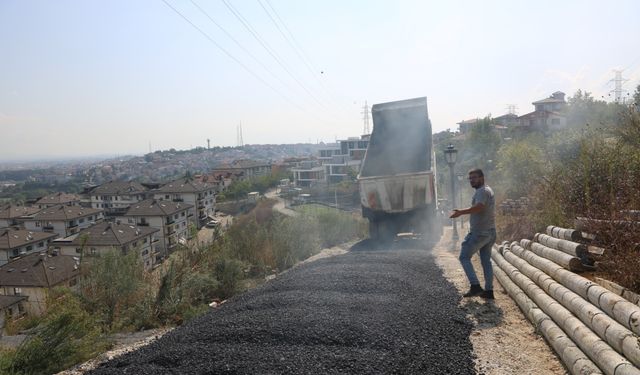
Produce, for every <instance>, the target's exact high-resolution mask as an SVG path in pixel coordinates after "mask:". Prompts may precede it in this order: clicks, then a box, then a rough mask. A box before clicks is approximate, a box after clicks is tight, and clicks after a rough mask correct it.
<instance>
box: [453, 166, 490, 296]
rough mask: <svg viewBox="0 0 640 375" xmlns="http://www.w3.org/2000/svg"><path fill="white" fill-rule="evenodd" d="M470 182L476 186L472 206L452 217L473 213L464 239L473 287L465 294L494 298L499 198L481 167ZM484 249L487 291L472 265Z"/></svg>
mask: <svg viewBox="0 0 640 375" xmlns="http://www.w3.org/2000/svg"><path fill="white" fill-rule="evenodd" d="M469 183H470V184H471V187H472V188H474V189H476V191H475V193H474V194H473V198H472V200H471V207H469V208H464V209H454V210H453V212H452V213H451V216H449V217H450V218H452V219H455V218H456V217H458V216H461V215H471V218H470V219H469V224H470V228H469V234H467V235H466V237H465V238H464V240H463V241H462V248H461V250H460V258H459V259H460V263H462V268H463V269H464V273H465V274H466V275H467V279H469V283H471V289H469V291H468V292H467V293H465V294H464V295H463V297H474V296H480V297H482V298H487V299H493V268H492V267H491V247H492V246H493V244H494V243H495V242H496V224H495V197H494V194H493V190H491V188H490V187H489V186H487V185H485V184H484V173H482V170H481V169H472V170H470V171H469ZM476 252H480V263H481V264H482V271H483V273H484V290H483V289H482V287H480V282H479V281H478V277H477V276H476V272H475V270H474V269H473V265H472V264H471V257H472V256H473V254H475V253H476Z"/></svg>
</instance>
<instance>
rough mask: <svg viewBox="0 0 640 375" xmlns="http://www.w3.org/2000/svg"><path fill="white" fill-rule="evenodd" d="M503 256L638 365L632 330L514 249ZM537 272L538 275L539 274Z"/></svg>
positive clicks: (639, 354) (638, 352)
mask: <svg viewBox="0 0 640 375" xmlns="http://www.w3.org/2000/svg"><path fill="white" fill-rule="evenodd" d="M503 256H504V258H505V259H506V260H507V261H508V262H509V263H511V264H512V265H513V266H515V267H516V268H517V269H518V270H519V271H520V272H522V273H523V274H524V275H525V276H527V277H529V278H530V279H531V280H533V281H534V282H535V283H536V284H537V285H538V286H540V287H541V288H542V289H543V290H544V291H546V292H547V293H548V294H549V295H550V296H551V297H553V298H554V299H555V300H556V301H558V302H560V303H561V304H562V306H564V307H565V308H566V309H568V310H569V311H571V312H572V313H573V314H574V315H575V316H576V317H578V318H579V319H580V320H581V321H582V322H583V323H584V324H585V325H586V326H587V327H588V328H589V329H590V331H593V332H594V333H595V334H597V335H598V336H599V337H600V339H602V340H604V341H605V342H607V344H609V345H610V346H611V347H612V348H613V349H615V350H616V351H617V352H618V353H621V354H623V355H624V356H625V357H626V358H627V359H628V360H629V361H630V362H631V363H633V364H634V365H636V366H640V345H638V341H637V339H638V337H637V336H636V335H635V334H634V333H633V332H631V331H630V330H628V329H627V328H625V327H624V326H622V325H621V324H620V323H618V322H617V321H615V320H614V319H613V318H611V317H609V316H607V315H606V314H605V313H604V312H603V311H602V310H600V309H599V308H597V307H596V306H594V305H593V304H591V303H589V302H588V301H586V300H585V299H584V298H582V297H581V296H579V295H578V294H576V293H574V292H573V291H571V290H569V289H568V288H566V287H565V286H563V285H562V284H560V283H558V282H556V281H555V280H553V279H552V278H551V276H549V275H547V274H545V273H544V272H542V271H541V270H540V269H538V268H536V267H534V266H532V265H531V264H529V263H528V262H527V261H526V260H525V259H523V258H521V257H519V256H518V255H516V254H515V253H513V252H511V251H505V252H504V253H503ZM541 273H542V275H540V274H541ZM594 317H598V320H597V324H593V319H594ZM626 338H635V339H636V344H635V345H627V346H624V345H623V342H624V340H625V339H626ZM630 343H631V342H630Z"/></svg>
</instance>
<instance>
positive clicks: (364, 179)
mask: <svg viewBox="0 0 640 375" xmlns="http://www.w3.org/2000/svg"><path fill="white" fill-rule="evenodd" d="M371 116H372V118H373V131H372V133H371V137H370V139H369V146H368V147H367V151H366V153H365V156H364V159H363V161H362V167H361V168H360V173H359V174H358V185H359V189H360V203H361V205H362V216H363V217H366V218H367V219H368V220H369V234H370V237H371V238H372V239H380V240H391V239H393V238H395V236H396V235H397V234H398V233H401V232H411V233H414V234H421V235H423V236H424V237H427V238H428V239H430V240H433V241H437V239H439V238H440V235H441V233H442V226H441V223H440V220H439V218H438V213H437V199H436V183H435V170H434V169H435V168H434V167H435V162H434V158H433V153H432V136H431V121H430V120H429V114H428V111H427V98H426V97H422V98H415V99H408V100H401V101H396V102H389V103H381V104H375V105H373V106H372V107H371Z"/></svg>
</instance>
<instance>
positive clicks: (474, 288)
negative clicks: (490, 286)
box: [462, 285, 484, 297]
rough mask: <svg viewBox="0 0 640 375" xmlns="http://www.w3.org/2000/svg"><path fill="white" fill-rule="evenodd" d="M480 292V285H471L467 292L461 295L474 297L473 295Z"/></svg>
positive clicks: (481, 291)
mask: <svg viewBox="0 0 640 375" xmlns="http://www.w3.org/2000/svg"><path fill="white" fill-rule="evenodd" d="M482 293H484V291H483V290H482V288H481V287H480V285H471V289H469V291H468V292H466V293H465V294H463V295H462V296H463V297H475V296H479V295H481V294H482Z"/></svg>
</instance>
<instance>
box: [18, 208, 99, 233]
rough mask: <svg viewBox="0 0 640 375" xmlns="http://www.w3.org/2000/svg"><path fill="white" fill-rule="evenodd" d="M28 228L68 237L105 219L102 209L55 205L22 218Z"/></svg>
mask: <svg viewBox="0 0 640 375" xmlns="http://www.w3.org/2000/svg"><path fill="white" fill-rule="evenodd" d="M20 220H21V221H22V222H23V223H24V227H25V229H27V230H30V231H33V232H47V233H55V234H57V235H58V236H59V237H68V236H70V235H72V234H74V233H78V232H79V231H80V230H82V229H84V228H88V227H89V226H91V225H93V224H96V223H99V222H101V221H102V220H104V213H103V210H102V209H97V208H85V207H81V206H53V207H49V208H45V209H44V210H42V211H39V212H36V213H35V214H33V215H29V216H27V217H24V218H22V219H20Z"/></svg>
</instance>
